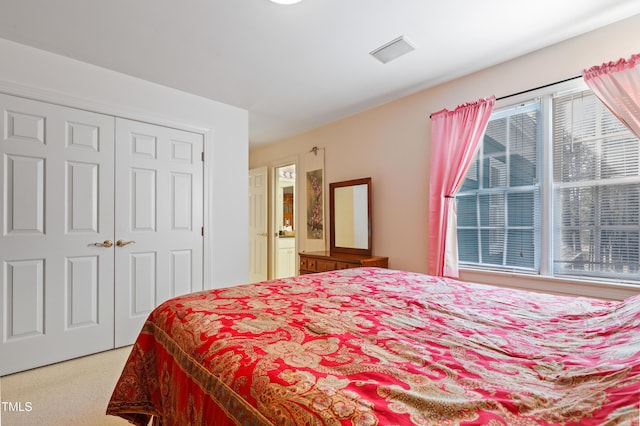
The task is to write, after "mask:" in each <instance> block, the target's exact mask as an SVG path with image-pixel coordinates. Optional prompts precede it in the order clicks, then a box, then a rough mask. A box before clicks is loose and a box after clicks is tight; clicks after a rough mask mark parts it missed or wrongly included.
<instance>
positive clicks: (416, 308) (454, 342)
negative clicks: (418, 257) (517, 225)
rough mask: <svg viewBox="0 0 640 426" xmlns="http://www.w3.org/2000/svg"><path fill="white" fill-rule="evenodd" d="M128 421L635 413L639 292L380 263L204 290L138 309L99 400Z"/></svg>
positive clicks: (618, 419)
mask: <svg viewBox="0 0 640 426" xmlns="http://www.w3.org/2000/svg"><path fill="white" fill-rule="evenodd" d="M107 414H110V415H115V416H121V417H123V418H125V419H127V420H129V421H130V422H131V423H134V424H137V425H143V424H148V422H149V421H150V420H152V419H153V422H154V424H156V425H163V426H169V425H216V426H224V425H251V426H253V425H256V426H260V425H309V426H313V425H332V426H333V425H361V426H372V425H435V424H442V425H472V424H473V425H494V426H498V425H509V426H520V425H522V426H526V425H552V424H554V425H555V424H561V425H638V421H639V419H640V295H638V296H635V297H631V298H629V299H627V300H625V301H602V300H593V299H587V298H569V297H560V296H552V295H545V294H538V293H532V292H526V291H521V290H514V289H507V288H499V287H491V286H485V285H479V284H470V283H465V282H460V281H456V280H452V279H445V278H437V277H432V276H427V275H422V274H418V273H409V272H403V271H394V270H389V269H382V268H356V269H348V270H341V271H332V272H326V273H319V274H311V275H304V276H299V277H292V278H286V279H278V280H273V281H265V282H262V283H257V284H248V285H241V286H236V287H230V288H224V289H216V290H211V291H204V292H200V293H195V294H191V295H186V296H183V297H177V298H174V299H171V300H169V301H167V302H165V303H163V304H161V305H160V306H158V307H157V308H156V309H155V310H154V311H153V312H152V313H151V315H150V316H149V318H148V320H147V321H146V323H145V325H144V327H143V329H142V331H141V332H140V334H139V337H138V338H137V341H136V343H135V344H134V346H133V348H132V351H131V354H130V356H129V359H128V361H127V362H126V364H125V366H124V369H123V372H122V374H121V376H120V378H119V380H118V381H117V384H116V386H115V389H114V391H113V394H112V397H111V399H110V401H109V404H108V407H107Z"/></svg>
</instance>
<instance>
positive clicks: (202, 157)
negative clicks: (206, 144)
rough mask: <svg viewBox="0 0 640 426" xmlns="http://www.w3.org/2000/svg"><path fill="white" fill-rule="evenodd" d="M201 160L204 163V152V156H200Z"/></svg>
mask: <svg viewBox="0 0 640 426" xmlns="http://www.w3.org/2000/svg"><path fill="white" fill-rule="evenodd" d="M200 158H201V159H202V162H204V151H202V155H200Z"/></svg>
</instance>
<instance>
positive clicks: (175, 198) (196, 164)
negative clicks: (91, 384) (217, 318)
mask: <svg viewBox="0 0 640 426" xmlns="http://www.w3.org/2000/svg"><path fill="white" fill-rule="evenodd" d="M116 140H117V144H116V173H115V175H116V176H115V178H116V188H115V192H116V200H115V206H116V230H115V235H116V237H115V238H116V240H117V241H116V243H117V245H118V246H117V247H116V250H115V253H116V269H115V270H116V277H115V307H116V311H115V345H116V347H119V346H124V345H128V344H131V343H133V342H134V340H135V338H136V336H137V335H138V333H139V332H140V329H141V328H142V325H143V324H144V321H145V320H146V318H147V316H148V314H149V313H150V312H151V310H152V309H153V308H155V307H156V306H157V305H159V304H160V303H162V302H163V301H165V300H167V299H169V298H170V297H173V296H179V295H182V294H186V293H191V292H194V291H199V290H202V288H203V284H202V280H203V272H202V268H203V265H202V262H203V241H204V238H203V236H202V226H203V210H202V209H203V161H202V152H203V136H202V135H201V134H196V133H191V132H186V131H182V130H176V129H172V128H167V127H162V126H156V125H151V124H146V123H141V122H137V121H131V120H126V119H120V118H117V119H116Z"/></svg>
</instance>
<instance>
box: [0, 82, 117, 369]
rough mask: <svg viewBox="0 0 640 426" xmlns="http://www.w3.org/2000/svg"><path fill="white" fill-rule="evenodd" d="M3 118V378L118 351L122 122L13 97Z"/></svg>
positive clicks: (4, 102) (2, 98)
mask: <svg viewBox="0 0 640 426" xmlns="http://www.w3.org/2000/svg"><path fill="white" fill-rule="evenodd" d="M0 113H1V116H0V135H1V136H0V157H1V159H0V180H1V181H2V183H1V185H0V191H2V196H0V214H1V215H2V220H1V223H0V227H1V232H0V268H1V271H2V274H1V279H2V291H0V311H1V312H0V333H1V334H2V339H1V341H0V359H2V363H0V374H1V375H4V374H9V373H12V372H16V371H21V370H25V369H28V368H33V367H37V366H40V365H44V364H49V363H53V362H57V361H61V360H65V359H69V358H74V357H77V356H82V355H86V354H90V353H95V352H98V351H102V350H105V349H109V348H112V347H113V311H114V308H113V300H114V298H113V279H114V278H113V262H114V249H113V247H106V246H103V245H102V243H103V242H104V241H106V240H111V239H113V234H114V212H113V191H114V176H113V167H114V118H113V117H109V116H104V115H101V114H95V113H90V112H87V111H81V110H76V109H72V108H66V107H62V106H58V105H53V104H48V103H45V102H38V101H33V100H28V99H23V98H19V97H14V96H8V95H0ZM94 243H99V244H100V245H98V246H96V245H94ZM107 245H108V244H107Z"/></svg>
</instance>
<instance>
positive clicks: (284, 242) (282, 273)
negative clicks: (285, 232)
mask: <svg viewBox="0 0 640 426" xmlns="http://www.w3.org/2000/svg"><path fill="white" fill-rule="evenodd" d="M294 275H296V239H295V237H278V253H277V260H276V278H285V277H292V276H294Z"/></svg>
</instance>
